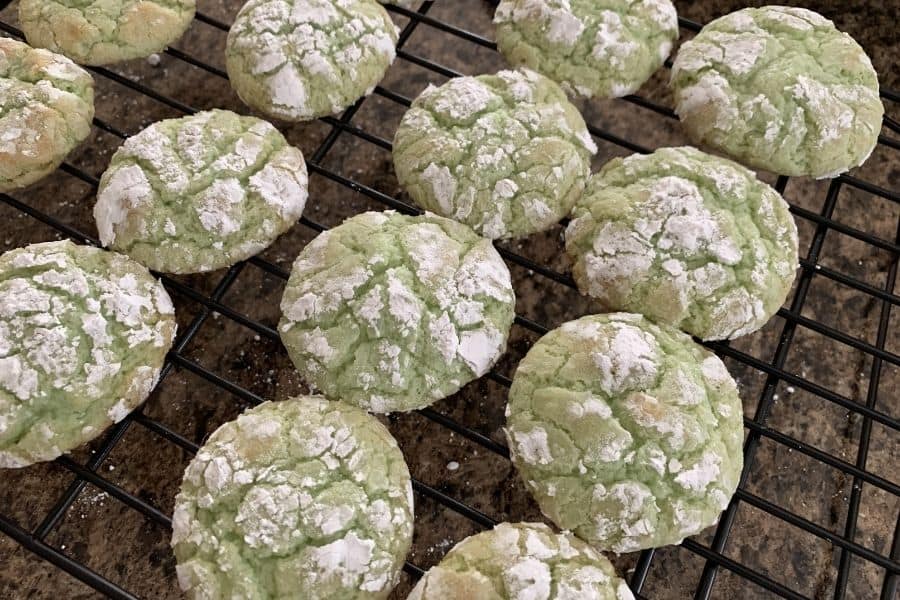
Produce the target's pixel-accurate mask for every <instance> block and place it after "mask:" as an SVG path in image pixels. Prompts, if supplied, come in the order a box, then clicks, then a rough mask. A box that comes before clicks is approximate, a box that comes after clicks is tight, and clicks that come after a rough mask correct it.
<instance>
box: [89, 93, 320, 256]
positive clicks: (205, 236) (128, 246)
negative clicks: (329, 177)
mask: <svg viewBox="0 0 900 600" xmlns="http://www.w3.org/2000/svg"><path fill="white" fill-rule="evenodd" d="M306 197H307V173H306V164H305V163H304V162H303V155H302V154H301V153H300V150H298V149H297V148H294V147H293V146H289V145H288V143H287V141H286V140H285V139H284V136H283V135H281V133H279V131H278V130H277V129H275V127H273V126H272V125H271V124H269V123H267V122H266V121H262V120H260V119H257V118H255V117H244V116H240V115H237V114H235V113H233V112H230V111H227V110H211V111H205V112H200V113H197V114H194V115H191V116H188V117H183V118H180V119H166V120H164V121H159V122H157V123H154V124H153V125H150V126H149V127H147V128H146V129H144V130H143V131H141V132H140V133H139V134H137V135H135V136H132V137H130V138H128V139H127V140H126V141H125V143H124V144H123V145H122V147H121V148H119V150H117V151H116V153H115V154H114V155H113V157H112V160H111V161H110V164H109V168H107V170H106V172H105V173H103V176H102V177H101V178H100V187H99V189H98V191H97V203H96V205H95V206H94V218H95V220H96V221H97V231H98V232H99V233H100V241H101V242H102V243H103V245H104V246H108V247H110V248H112V249H114V250H118V251H119V252H124V253H125V254H128V255H129V256H131V257H132V258H134V259H135V260H137V261H138V262H140V263H142V264H144V265H146V266H147V267H150V268H151V269H154V270H156V271H163V272H166V273H198V272H202V271H211V270H214V269H219V268H222V267H227V266H229V265H233V264H234V263H236V262H238V261H241V260H244V259H247V258H249V257H251V256H253V255H254V254H257V253H258V252H260V251H261V250H263V249H264V248H266V247H268V246H269V245H270V244H271V243H272V242H274V241H275V239H276V238H277V237H278V236H279V235H281V234H282V233H284V232H285V231H287V230H288V229H290V227H291V225H293V224H294V223H295V222H296V221H297V219H299V218H300V215H301V213H302V212H303V207H304V205H305V204H306Z"/></svg>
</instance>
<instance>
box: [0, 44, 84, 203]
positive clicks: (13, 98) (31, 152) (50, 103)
mask: <svg viewBox="0 0 900 600" xmlns="http://www.w3.org/2000/svg"><path fill="white" fill-rule="evenodd" d="M0 109H2V113H0V114H2V116H0V192H9V191H11V190H15V189H18V188H21V187H25V186H26V185H30V184H32V183H34V182H35V181H38V180H39V179H42V178H43V177H45V176H47V175H49V174H50V173H52V172H53V171H55V170H56V168H57V167H58V166H59V165H60V163H62V161H63V159H65V157H66V155H68V154H69V152H71V151H72V150H73V149H74V148H75V146H77V145H78V144H79V143H81V142H82V141H83V140H84V138H86V137H87V136H88V134H89V133H90V132H91V121H92V119H93V118H94V80H93V79H92V78H91V76H90V74H88V72H87V71H85V70H84V69H82V68H81V67H79V66H78V65H76V64H75V63H73V62H72V61H71V60H69V59H68V58H66V57H64V56H60V55H59V54H54V53H53V52H49V51H47V50H40V49H35V48H32V47H31V46H29V45H28V44H23V43H22V42H17V41H15V40H11V39H9V38H0Z"/></svg>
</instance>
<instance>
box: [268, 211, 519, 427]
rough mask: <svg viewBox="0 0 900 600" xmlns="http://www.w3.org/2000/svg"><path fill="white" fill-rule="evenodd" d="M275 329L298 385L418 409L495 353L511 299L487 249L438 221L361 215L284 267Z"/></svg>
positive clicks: (384, 407)
mask: <svg viewBox="0 0 900 600" xmlns="http://www.w3.org/2000/svg"><path fill="white" fill-rule="evenodd" d="M281 310H282V313H283V316H282V318H281V323H280V324H279V326H278V327H279V331H280V333H281V339H282V341H283V342H284V345H285V346H286V347H287V350H288V354H289V355H290V357H291V360H293V362H294V365H296V367H297V369H298V370H299V371H300V373H301V374H302V375H303V377H304V378H305V379H306V380H307V381H308V382H310V383H311V384H313V385H315V386H316V387H317V388H319V389H321V390H322V391H323V392H324V394H325V395H326V396H328V397H330V398H333V399H336V400H345V401H347V402H351V403H353V404H356V405H358V406H361V407H363V408H365V409H367V410H370V411H373V412H392V411H406V410H413V409H416V408H422V407H424V406H428V405H429V404H431V403H432V402H435V401H436V400H440V399H441V398H444V397H446V396H449V395H450V394H453V393H455V392H456V391H457V390H459V389H460V387H462V386H463V385H465V384H466V383H468V382H470V381H473V380H474V379H476V378H478V377H480V376H482V375H484V374H485V373H486V372H487V371H488V370H489V369H490V367H491V366H492V365H493V364H494V363H495V362H496V361H497V359H498V358H499V357H500V355H501V354H502V353H503V351H504V350H505V348H506V338H507V336H508V335H509V328H510V327H511V325H512V321H513V317H514V310H515V294H514V292H513V288H512V282H511V281H510V276H509V270H508V269H507V268H506V264H505V263H504V262H503V259H501V258H500V255H499V254H498V253H497V251H496V250H495V249H494V247H493V246H492V245H491V242H490V241H488V240H486V239H484V238H482V237H479V236H478V235H476V234H475V232H473V231H472V230H471V229H469V228H468V227H466V226H465V225H461V224H459V223H456V222H455V221H451V220H449V219H445V218H443V217H438V216H435V215H431V214H425V215H422V216H419V217H410V216H406V215H400V214H397V213H395V212H393V211H387V212H367V213H363V214H361V215H357V216H355V217H352V218H350V219H347V220H346V221H344V223H343V224H341V225H339V226H338V227H335V228H334V229H331V230H329V231H325V232H323V233H321V234H319V236H318V237H316V238H315V239H314V240H313V241H312V242H310V243H309V245H307V246H306V247H305V248H304V249H303V251H302V252H301V253H300V255H299V256H298V257H297V260H296V261H295V262H294V267H293V269H292V271H291V277H290V279H289V280H288V283H287V287H286V288H285V290H284V297H283V298H282V300H281Z"/></svg>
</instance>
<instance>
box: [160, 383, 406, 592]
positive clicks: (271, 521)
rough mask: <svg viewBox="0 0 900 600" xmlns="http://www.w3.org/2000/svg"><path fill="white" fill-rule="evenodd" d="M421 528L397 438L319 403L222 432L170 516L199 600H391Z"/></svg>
mask: <svg viewBox="0 0 900 600" xmlns="http://www.w3.org/2000/svg"><path fill="white" fill-rule="evenodd" d="M412 533H413V499H412V485H411V482H410V478H409V470H408V469H407V467H406V463H405V462H404V461H403V454H402V453H401V452H400V449H399V448H398V447H397V442H396V441H394V438H393V437H391V434H390V433H388V430H387V429H385V427H384V426H383V425H382V424H381V423H379V422H378V421H377V420H376V419H375V418H373V417H371V416H369V415H368V414H366V413H365V412H363V411H362V410H360V409H358V408H356V407H353V406H349V405H347V404H344V403H342V402H330V401H328V400H325V399H324V398H321V397H318V396H301V397H298V398H294V399H290V400H285V401H283V402H277V403H276V402H264V403H263V404H260V405H259V406H257V407H256V408H253V409H251V410H248V411H246V412H245V413H243V414H242V415H241V416H239V417H238V418H237V419H236V420H234V421H230V422H228V423H225V424H224V425H222V426H221V427H219V428H218V429H217V430H216V431H215V432H214V433H213V434H212V435H211V436H210V438H209V439H208V440H207V441H206V443H205V444H204V445H203V447H202V448H200V450H199V451H198V452H197V455H196V456H195V457H194V459H193V460H192V461H191V463H190V465H188V468H187V470H186V471H185V473H184V480H183V481H182V484H181V491H180V492H179V493H178V495H177V496H176V498H175V512H174V515H173V517H172V547H173V549H174V551H175V558H176V560H177V563H178V565H177V567H176V572H177V574H178V583H179V585H180V586H181V589H182V590H184V591H185V592H186V593H187V596H188V597H189V598H197V599H199V598H248V599H258V600H263V599H266V598H301V597H302V598H304V600H332V599H343V600H376V599H381V598H387V596H388V594H389V593H390V591H391V589H392V588H393V587H394V586H395V585H396V584H397V581H398V578H399V576H400V569H401V567H402V566H403V560H404V559H405V558H406V553H407V552H408V551H409V547H410V544H411V542H412Z"/></svg>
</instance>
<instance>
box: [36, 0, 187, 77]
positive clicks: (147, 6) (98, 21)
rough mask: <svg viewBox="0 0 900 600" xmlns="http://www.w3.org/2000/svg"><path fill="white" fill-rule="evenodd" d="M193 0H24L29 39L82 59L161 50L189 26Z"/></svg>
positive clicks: (116, 58)
mask: <svg viewBox="0 0 900 600" xmlns="http://www.w3.org/2000/svg"><path fill="white" fill-rule="evenodd" d="M195 10H196V1H195V0H111V1H109V0H88V1H87V2H85V1H80V0H79V1H76V0H20V2H19V21H20V23H21V24H22V31H23V32H24V33H25V37H26V38H27V39H28V43H29V44H31V45H33V46H39V47H41V48H48V49H50V50H53V51H54V52H59V53H61V54H65V55H66V56H68V57H69V58H71V59H72V60H74V61H75V62H78V63H81V64H83V65H107V64H110V63H115V62H121V61H123V60H129V59H132V58H142V57H144V56H150V55H151V54H153V53H154V52H160V51H162V50H163V49H165V47H166V46H168V45H169V44H171V43H172V42H174V41H175V40H177V39H178V38H180V37H181V36H182V34H183V33H184V32H185V31H186V30H187V28H188V27H189V26H190V24H191V21H192V20H193V18H194V12H195Z"/></svg>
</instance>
